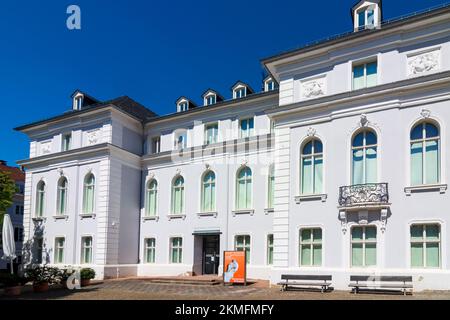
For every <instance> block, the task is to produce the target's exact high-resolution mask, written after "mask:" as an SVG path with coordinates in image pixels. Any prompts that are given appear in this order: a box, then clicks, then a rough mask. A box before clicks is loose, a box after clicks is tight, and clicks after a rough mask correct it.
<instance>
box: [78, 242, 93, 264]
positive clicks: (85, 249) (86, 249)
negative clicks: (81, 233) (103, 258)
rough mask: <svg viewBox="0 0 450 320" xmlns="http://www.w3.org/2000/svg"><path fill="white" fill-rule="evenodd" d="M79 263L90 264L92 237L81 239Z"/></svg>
mask: <svg viewBox="0 0 450 320" xmlns="http://www.w3.org/2000/svg"><path fill="white" fill-rule="evenodd" d="M81 263H82V264H90V263H92V237H82V238H81Z"/></svg>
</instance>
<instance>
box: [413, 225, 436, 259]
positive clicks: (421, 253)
mask: <svg viewBox="0 0 450 320" xmlns="http://www.w3.org/2000/svg"><path fill="white" fill-rule="evenodd" d="M440 266H441V230H440V226H439V225H438V224H423V225H413V226H411V267H413V268H440Z"/></svg>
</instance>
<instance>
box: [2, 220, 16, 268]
mask: <svg viewBox="0 0 450 320" xmlns="http://www.w3.org/2000/svg"><path fill="white" fill-rule="evenodd" d="M2 236H3V237H2V240H3V259H4V260H8V259H9V260H10V262H11V274H13V273H14V271H13V260H14V259H15V258H16V243H15V241H14V228H13V225H12V223H11V218H10V217H9V214H5V216H4V218H3V234H2Z"/></svg>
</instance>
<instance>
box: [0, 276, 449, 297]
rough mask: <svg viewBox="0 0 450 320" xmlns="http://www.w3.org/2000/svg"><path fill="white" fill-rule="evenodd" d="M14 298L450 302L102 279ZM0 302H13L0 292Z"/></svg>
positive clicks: (257, 285)
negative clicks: (77, 287) (82, 285)
mask: <svg viewBox="0 0 450 320" xmlns="http://www.w3.org/2000/svg"><path fill="white" fill-rule="evenodd" d="M23 291H24V292H23V293H22V295H21V296H19V297H18V298H15V299H21V300H29V299H69V300H127V299H132V300H153V299H161V300H329V299H334V300H378V299H381V300H390V299H395V300H398V299H400V300H414V299H433V300H434V299H439V300H450V292H420V293H415V294H414V295H412V296H411V295H409V296H406V297H404V296H403V295H401V294H358V295H354V294H351V293H350V292H349V291H333V292H329V293H325V294H321V293H320V292H303V291H289V292H280V290H279V288H277V287H272V288H270V287H269V286H268V285H266V284H261V283H255V284H252V285H249V286H247V287H243V286H223V285H214V286H206V285H180V284H158V283H150V282H148V281H145V280H130V279H128V280H127V279H126V280H105V281H103V282H100V283H96V284H93V285H91V286H89V287H86V288H82V289H80V290H72V291H71V290H68V289H63V288H52V289H50V291H49V292H47V293H33V292H31V288H25V289H24V290H23ZM0 299H12V298H8V297H5V296H4V295H3V294H2V293H0Z"/></svg>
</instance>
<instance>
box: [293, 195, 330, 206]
mask: <svg viewBox="0 0 450 320" xmlns="http://www.w3.org/2000/svg"><path fill="white" fill-rule="evenodd" d="M327 198H328V195H327V194H309V195H301V196H296V197H295V203H297V204H300V203H301V202H305V201H316V200H321V201H322V202H325V201H327Z"/></svg>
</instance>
